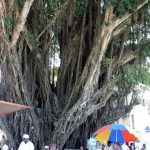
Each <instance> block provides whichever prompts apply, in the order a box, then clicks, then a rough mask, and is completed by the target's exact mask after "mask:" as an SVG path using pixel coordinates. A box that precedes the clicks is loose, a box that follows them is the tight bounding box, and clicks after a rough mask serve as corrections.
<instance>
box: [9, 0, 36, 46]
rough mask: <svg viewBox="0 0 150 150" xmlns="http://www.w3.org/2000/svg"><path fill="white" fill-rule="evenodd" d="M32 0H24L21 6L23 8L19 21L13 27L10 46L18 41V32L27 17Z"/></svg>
mask: <svg viewBox="0 0 150 150" xmlns="http://www.w3.org/2000/svg"><path fill="white" fill-rule="evenodd" d="M33 1H34V0H26V2H25V4H24V6H23V9H22V12H21V15H20V18H19V22H18V24H17V25H16V27H15V28H14V31H13V35H12V39H11V44H12V47H15V46H16V43H17V41H18V38H19V35H20V32H21V31H22V30H23V28H24V25H25V22H26V19H27V16H28V13H29V10H30V7H31V5H32V3H33Z"/></svg>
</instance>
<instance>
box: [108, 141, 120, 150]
mask: <svg viewBox="0 0 150 150" xmlns="http://www.w3.org/2000/svg"><path fill="white" fill-rule="evenodd" d="M110 149H113V150H120V149H121V147H120V145H119V144H118V143H112V144H111V146H110Z"/></svg>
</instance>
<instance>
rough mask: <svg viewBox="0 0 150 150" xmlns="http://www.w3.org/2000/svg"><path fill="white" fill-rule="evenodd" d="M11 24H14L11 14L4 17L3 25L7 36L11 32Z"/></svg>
mask: <svg viewBox="0 0 150 150" xmlns="http://www.w3.org/2000/svg"><path fill="white" fill-rule="evenodd" d="M13 24H14V19H13V17H12V16H6V17H5V19H4V25H5V28H6V31H7V35H8V36H10V35H11V33H12V28H13Z"/></svg>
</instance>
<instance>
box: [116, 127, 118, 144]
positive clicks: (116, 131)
mask: <svg viewBox="0 0 150 150" xmlns="http://www.w3.org/2000/svg"><path fill="white" fill-rule="evenodd" d="M117 131H118V130H116V143H117Z"/></svg>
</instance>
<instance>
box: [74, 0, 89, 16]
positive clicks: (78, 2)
mask: <svg viewBox="0 0 150 150" xmlns="http://www.w3.org/2000/svg"><path fill="white" fill-rule="evenodd" d="M87 5H88V1H87V0H75V6H76V7H75V15H76V16H78V17H79V16H81V15H83V14H84V12H85V11H86V7H87Z"/></svg>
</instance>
